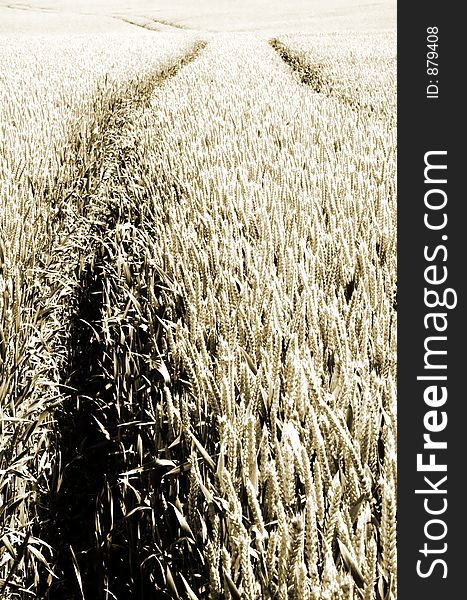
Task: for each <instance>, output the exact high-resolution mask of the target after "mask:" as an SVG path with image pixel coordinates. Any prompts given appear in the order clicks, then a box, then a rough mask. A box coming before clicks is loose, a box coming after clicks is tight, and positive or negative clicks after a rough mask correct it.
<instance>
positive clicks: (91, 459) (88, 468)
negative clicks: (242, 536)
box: [34, 42, 206, 600]
mask: <svg viewBox="0 0 467 600" xmlns="http://www.w3.org/2000/svg"><path fill="white" fill-rule="evenodd" d="M205 46H206V43H205V42H198V43H197V44H195V45H194V47H193V49H192V51H191V52H189V53H188V54H187V55H186V56H185V57H184V58H183V59H182V60H181V61H179V62H178V63H177V64H176V65H173V66H171V67H168V68H166V69H165V70H163V71H162V72H159V73H156V74H154V75H152V76H150V77H148V78H146V79H144V80H142V81H136V82H133V83H131V84H129V85H128V86H127V88H126V89H125V92H124V94H123V96H121V97H119V98H116V99H114V101H112V102H111V103H110V104H109V106H107V107H106V110H105V111H104V112H103V114H100V117H99V122H98V123H97V125H98V126H99V127H98V129H99V131H102V133H101V134H100V135H99V136H98V137H97V138H95V139H94V140H93V141H92V143H91V146H92V147H88V148H87V151H88V154H89V156H90V157H91V158H92V161H93V163H92V164H91V166H89V163H88V164H87V166H86V176H83V174H82V173H81V176H80V177H79V178H78V179H77V180H76V181H68V182H66V185H64V184H63V182H62V184H61V185H60V186H59V189H57V190H55V194H56V195H57V197H61V198H69V197H71V196H72V197H74V198H75V202H76V203H77V204H78V205H79V210H80V211H84V212H86V210H87V208H86V207H87V206H88V205H89V204H90V203H92V202H93V199H94V198H95V197H96V196H98V195H99V186H100V185H101V177H102V175H101V173H102V168H103V165H104V164H106V165H108V162H109V161H111V162H115V163H116V164H115V169H114V173H115V177H118V176H119V174H120V173H121V172H122V170H123V169H124V166H125V163H126V161H127V160H128V159H129V157H128V149H127V148H125V147H124V144H123V145H122V147H119V143H121V140H120V138H119V133H120V130H121V128H123V127H124V125H125V123H126V121H127V120H128V118H129V117H130V115H131V114H132V113H133V111H136V110H137V109H140V108H144V107H145V106H148V105H149V102H150V99H151V96H152V93H153V91H154V89H155V87H156V86H157V85H159V84H161V83H162V82H163V81H164V80H166V79H168V78H169V77H173V76H174V75H176V74H177V73H178V71H179V70H180V69H181V68H182V67H183V66H185V65H187V64H188V63H189V62H191V61H193V60H194V59H196V58H197V57H198V55H199V53H200V52H201V51H202V49H203V48H204V47H205ZM82 145H83V140H79V139H77V140H76V155H77V157H78V154H79V153H80V152H81V153H82ZM77 160H78V158H77ZM80 160H81V159H80ZM84 162H85V163H86V161H84ZM116 183H119V182H116ZM64 188H65V191H64ZM66 189H69V190H71V191H70V193H69V194H66ZM53 195H54V192H52V194H51V196H53ZM143 197H144V195H143ZM108 204H109V205H108V207H107V212H104V214H102V215H101V219H100V223H98V224H96V225H95V226H94V231H93V238H95V239H96V240H98V241H97V242H94V246H93V254H92V255H91V258H90V259H88V260H87V262H86V264H85V266H84V268H82V269H81V270H80V272H81V276H80V286H79V290H80V291H79V294H78V297H77V298H76V299H75V301H76V308H75V310H74V317H73V319H72V322H71V324H70V326H71V332H70V338H69V339H70V348H69V357H70V358H69V364H68V366H67V368H66V370H64V372H63V373H62V374H61V381H62V384H63V389H64V396H65V397H66V400H65V401H64V402H63V405H62V406H61V408H60V410H58V411H57V413H56V423H55V432H54V439H55V440H56V447H57V453H56V456H57V464H56V465H54V469H53V475H52V479H53V480H52V484H51V486H50V489H51V490H52V491H51V492H50V493H48V494H47V495H46V496H43V497H42V498H41V501H40V507H39V512H40V514H41V520H40V523H39V524H38V526H37V530H36V531H35V532H34V535H37V537H39V538H40V539H43V540H44V541H45V542H46V543H48V544H50V546H51V547H52V548H53V549H54V555H55V562H54V565H55V566H54V572H55V573H56V575H57V578H54V579H53V580H52V579H51V578H50V577H48V573H47V572H45V571H44V572H43V573H42V574H41V582H40V590H39V592H40V595H39V597H41V598H47V599H48V600H67V599H70V600H72V599H73V600H74V599H75V598H76V599H82V598H83V597H84V598H86V600H101V599H104V598H105V599H107V598H109V599H111V598H117V599H118V600H123V599H125V598H141V599H143V598H144V599H148V600H152V599H157V598H170V597H171V596H169V595H167V594H164V593H163V592H162V591H161V590H162V589H163V588H162V584H161V585H160V586H158V585H157V578H158V577H159V579H160V581H161V582H162V581H163V579H164V577H165V574H164V573H162V572H161V573H159V572H158V571H157V569H154V568H152V574H153V581H152V582H150V581H149V579H148V577H147V574H146V575H145V574H144V573H143V569H142V567H141V562H142V559H143V556H142V555H141V554H140V553H139V552H138V547H137V545H135V544H133V543H132V539H131V536H132V535H133V534H135V533H137V534H138V536H139V530H138V532H136V528H139V527H140V524H141V522H142V521H141V520H138V514H134V515H132V516H129V515H128V512H129V511H128V510H126V507H125V508H122V507H121V506H120V505H119V502H118V499H117V501H114V500H113V499H112V493H113V491H115V486H116V485H117V480H118V476H119V474H120V473H121V472H122V471H123V470H124V469H125V464H126V463H125V456H124V453H122V448H123V447H124V444H123V443H122V442H124V440H122V436H124V435H125V433H124V431H123V432H122V428H121V427H120V425H121V416H122V415H121V413H120V412H119V410H118V409H117V407H116V406H115V402H114V398H115V390H114V389H112V381H111V378H109V373H108V371H107V372H104V371H105V368H106V367H108V365H109V354H108V352H109V348H107V346H106V342H105V339H104V336H103V335H102V333H103V332H102V327H101V324H102V315H103V311H104V308H105V306H104V304H105V302H106V300H105V298H104V279H103V273H104V271H105V269H106V268H108V266H109V264H108V263H109V260H110V261H111V260H112V256H111V254H109V252H108V250H107V249H106V247H105V244H104V243H103V240H104V239H105V237H106V235H107V234H108V232H109V231H111V230H113V229H114V228H115V227H116V225H117V224H118V223H119V221H121V220H122V219H124V220H127V219H131V216H132V215H127V214H125V215H122V214H121V212H119V207H118V206H116V205H115V203H114V205H112V198H111V197H110V198H109V199H108ZM136 224H137V223H136ZM77 258H78V259H79V256H78V257H77ZM77 268H78V267H77ZM137 344H138V348H140V349H144V347H145V346H146V345H147V344H148V339H147V334H145V332H144V331H140V332H139V333H138V340H137ZM110 358H111V357H110ZM142 368H144V365H143V366H142ZM141 375H144V373H142V374H141ZM135 389H137V386H135ZM70 390H71V391H70ZM112 392H114V395H112ZM134 401H135V402H136V403H137V401H138V398H137V397H136V398H134ZM134 405H135V404H133V406H134ZM138 417H141V415H136V418H138ZM123 429H125V428H123ZM157 483H158V481H157V477H156V478H154V477H152V476H151V479H150V480H149V483H148V485H149V484H151V485H157ZM102 506H111V507H112V508H111V511H110V513H111V514H108V511H107V513H106V512H105V510H102V509H101V507H102ZM124 510H125V513H126V514H124ZM130 512H131V511H130ZM99 531H102V532H104V533H105V532H108V534H107V536H106V537H105V536H99V535H98V533H99ZM143 538H144V533H143ZM138 539H139V537H138ZM149 541H150V540H149ZM143 542H144V540H143ZM145 558H146V559H147V556H146V557H145ZM154 579H155V580H156V581H154Z"/></svg>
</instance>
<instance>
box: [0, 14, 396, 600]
mask: <svg viewBox="0 0 467 600" xmlns="http://www.w3.org/2000/svg"><path fill="white" fill-rule="evenodd" d="M125 21H126V22H124V21H122V20H121V19H120V18H119V19H115V23H116V24H115V27H116V30H115V31H112V27H111V26H110V25H108V26H107V27H108V31H106V32H105V33H99V34H97V33H93V34H92V35H91V34H81V33H75V34H73V35H70V34H67V35H66V36H65V35H64V34H55V35H53V36H48V37H47V36H38V35H30V34H26V33H24V34H22V35H23V37H22V38H21V43H18V41H17V40H18V38H17V36H16V37H14V36H10V37H9V36H8V35H5V34H2V36H0V52H1V55H2V57H6V58H7V60H6V61H5V62H6V64H8V65H9V66H8V69H5V70H3V71H2V74H1V76H0V180H1V184H0V185H1V188H0V194H1V204H0V315H1V321H0V382H1V383H0V386H1V387H0V420H1V442H0V544H1V546H0V597H5V598H29V597H31V598H51V599H60V598H85V599H91V600H93V599H99V600H100V599H101V598H102V599H104V598H105V599H111V598H117V599H119V600H120V599H125V598H173V599H175V598H187V599H195V598H199V599H203V598H206V599H207V598H213V599H222V598H226V599H229V598H231V599H237V598H242V599H245V600H253V599H258V600H259V599H262V598H271V599H272V598H279V599H280V600H286V599H289V600H301V599H310V600H312V599H314V600H321V599H329V600H334V599H342V600H348V599H355V600H357V599H358V600H360V599H364V600H391V599H393V600H395V598H396V597H397V589H396V574H397V573H396V571H397V569H396V534H395V532H396V493H397V489H396V438H397V428H396V310H397V304H396V275H397V271H396V189H395V168H396V167H395V164H396V129H395V127H396V84H395V77H396V66H395V34H394V32H393V31H386V30H384V31H372V32H366V33H357V32H355V31H353V32H350V31H349V32H343V31H341V32H338V33H319V34H297V33H293V34H283V33H281V32H280V31H279V30H278V33H277V35H275V36H273V35H271V36H270V37H267V36H265V35H264V32H263V33H262V34H261V35H259V34H257V33H250V32H249V33H245V32H244V33H240V32H235V33H232V32H224V33H213V32H210V33H208V32H203V31H194V30H188V29H186V30H184V29H182V28H181V27H179V26H178V27H172V25H171V23H170V22H169V21H165V20H164V19H163V18H160V19H159V21H158V23H159V24H157V23H156V24H155V25H154V23H155V21H154V19H150V18H149V17H142V16H141V15H136V14H135V15H134V16H129V15H126V16H125ZM130 21H131V23H133V25H131V24H130ZM148 29H151V31H148Z"/></svg>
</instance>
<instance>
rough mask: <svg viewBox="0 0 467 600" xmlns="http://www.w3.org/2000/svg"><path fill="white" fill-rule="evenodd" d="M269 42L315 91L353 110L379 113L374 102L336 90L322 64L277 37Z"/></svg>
mask: <svg viewBox="0 0 467 600" xmlns="http://www.w3.org/2000/svg"><path fill="white" fill-rule="evenodd" d="M269 44H270V45H271V46H272V48H273V49H274V50H275V51H276V52H277V54H278V55H279V56H280V57H281V59H282V60H283V61H284V62H285V64H286V65H288V66H289V67H290V69H291V70H292V72H293V73H295V74H296V75H297V76H298V78H299V79H300V82H301V83H303V84H304V85H307V86H309V87H310V88H311V89H312V90H313V91H314V92H315V93H317V94H324V95H326V96H329V97H333V98H336V99H337V100H339V101H340V102H342V103H344V104H347V105H348V106H349V107H350V108H352V109H353V110H356V111H363V112H366V113H368V114H369V115H377V114H378V109H377V108H376V107H375V106H373V105H372V104H366V103H364V102H361V101H360V100H359V99H358V98H351V97H349V96H346V95H344V94H341V93H339V92H336V91H335V88H334V87H333V83H332V81H331V80H329V79H327V78H326V77H325V75H324V73H323V66H322V65H320V64H310V63H308V62H307V61H306V60H305V59H304V57H303V56H302V54H301V53H300V52H295V51H294V50H292V49H291V48H289V47H288V46H286V45H285V44H284V43H283V42H281V41H280V40H278V39H277V38H274V39H272V40H270V42H269Z"/></svg>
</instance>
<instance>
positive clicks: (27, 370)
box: [0, 40, 205, 598]
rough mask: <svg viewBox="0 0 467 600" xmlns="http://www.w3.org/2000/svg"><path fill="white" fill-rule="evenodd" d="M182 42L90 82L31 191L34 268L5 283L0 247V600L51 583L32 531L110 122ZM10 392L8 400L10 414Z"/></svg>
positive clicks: (98, 205) (48, 554)
mask: <svg viewBox="0 0 467 600" xmlns="http://www.w3.org/2000/svg"><path fill="white" fill-rule="evenodd" d="M188 42H189V40H188ZM186 46H187V50H185V51H184V52H183V53H180V51H179V52H174V53H173V55H172V56H171V57H170V58H168V59H166V60H165V61H164V62H165V64H162V65H161V66H160V67H159V68H158V67H156V71H155V72H153V73H145V72H144V71H143V74H141V75H138V76H137V77H136V78H134V79H132V80H127V81H111V80H108V79H107V77H106V78H105V81H103V82H100V83H99V84H98V88H97V90H96V91H95V93H94V95H93V97H92V98H91V99H90V104H89V106H88V107H86V109H85V110H84V111H83V114H84V115H85V118H84V119H83V120H80V121H79V122H78V124H77V125H76V126H74V128H73V130H72V131H71V132H70V139H69V140H68V141H67V142H66V144H65V145H66V148H67V153H66V155H63V157H62V158H61V169H60V171H58V173H57V174H56V175H55V177H56V179H55V180H54V179H53V175H52V176H51V175H49V177H48V184H47V185H46V186H45V188H44V189H41V188H38V189H34V188H33V192H34V193H35V201H36V202H42V203H43V209H42V213H43V218H45V219H46V220H47V221H46V226H45V227H46V232H47V234H46V235H45V236H44V237H41V238H39V239H38V240H35V241H34V243H35V244H37V248H35V255H36V258H35V264H34V265H31V266H30V267H29V270H28V271H25V270H24V269H23V275H22V277H20V279H18V277H16V280H15V281H13V283H12V285H11V286H9V280H8V276H9V270H10V267H9V266H8V262H7V261H8V254H6V252H5V251H3V253H0V256H1V258H2V264H0V276H1V279H0V282H1V283H3V284H4V286H3V298H2V302H1V307H2V315H3V316H2V327H0V333H2V330H3V331H5V330H4V329H3V328H4V327H5V326H6V325H8V324H11V323H13V324H14V325H15V335H14V338H12V337H11V336H10V335H9V334H8V331H6V334H5V333H4V334H2V336H0V337H1V348H0V350H1V356H0V371H1V373H2V386H1V387H0V400H1V404H0V406H1V427H2V445H1V448H0V467H1V469H2V470H1V473H2V477H1V480H0V482H1V486H0V492H1V495H2V504H3V506H2V510H1V513H0V514H1V519H2V522H1V535H0V537H1V540H2V548H1V559H2V560H1V569H2V578H1V579H0V595H2V597H3V596H4V595H5V594H10V595H7V596H6V597H12V598H14V597H19V596H21V594H23V593H28V592H27V589H28V588H32V589H34V588H37V586H40V585H42V583H43V581H44V578H45V579H47V580H48V582H49V583H50V582H51V581H52V580H53V579H54V574H53V570H52V568H51V567H52V566H53V563H54V560H55V559H54V558H53V552H54V549H53V548H52V547H51V546H50V545H49V544H47V542H45V541H44V540H42V539H40V537H39V536H38V520H39V519H40V518H41V514H43V507H41V502H42V500H41V496H45V495H46V492H45V490H48V491H49V492H50V491H53V487H54V486H56V485H57V484H58V482H57V469H60V468H61V467H60V464H59V461H60V457H59V456H58V455H56V448H55V447H54V445H53V437H54V418H55V416H54V413H55V410H56V409H57V407H59V406H60V405H61V404H62V403H63V400H64V398H65V397H66V396H67V395H68V394H69V393H70V390H69V389H68V388H67V387H66V386H63V385H62V383H63V381H62V378H63V375H64V373H65V370H66V369H67V361H68V360H69V358H70V353H71V352H72V351H73V348H72V340H70V335H71V331H70V326H71V324H72V322H73V314H74V311H76V310H77V309H78V307H77V302H78V301H79V298H80V295H81V297H82V294H83V289H81V286H82V283H83V281H85V277H84V275H83V272H84V271H85V270H86V269H87V268H88V265H87V262H88V261H91V262H92V255H93V253H94V249H95V245H96V243H98V239H99V235H100V233H99V232H100V231H101V230H102V227H105V225H106V221H107V220H108V219H109V218H111V214H112V210H113V207H112V206H111V205H110V204H109V202H108V201H107V200H108V199H106V198H97V196H96V195H95V193H94V192H95V188H96V186H98V185H99V182H100V180H101V179H102V178H103V177H104V178H105V177H106V172H105V161H106V160H108V157H107V152H108V151H109V149H111V148H112V145H113V144H114V142H115V140H114V138H118V126H117V124H116V119H121V121H120V122H119V126H120V125H122V124H124V121H125V118H124V116H125V115H126V114H127V113H128V112H129V111H130V110H132V109H134V110H136V109H138V108H141V107H142V106H144V105H145V104H147V102H148V101H149V98H150V96H151V93H152V91H153V89H154V86H155V85H158V84H159V83H160V82H161V81H164V80H165V79H167V78H170V77H173V76H174V75H175V74H176V73H177V71H178V70H179V69H180V68H182V67H183V66H184V65H186V64H187V63H188V62H189V61H190V60H194V59H195V58H196V57H197V56H198V54H199V52H200V51H201V50H202V48H203V47H204V46H205V42H195V41H192V42H191V48H189V47H188V44H186ZM181 50H182V48H181ZM62 143H63V142H62ZM31 186H33V183H32V180H31ZM1 233H2V234H5V232H4V231H2V232H1ZM6 235H8V231H6ZM2 237H3V235H2ZM0 241H1V239H0ZM1 247H2V246H1V244H0V250H1ZM23 254H24V255H26V254H27V252H26V251H23ZM22 260H23V261H24V260H25V258H24V256H23V258H22ZM5 286H6V287H5ZM8 290H12V291H11V292H10V293H8ZM29 307H32V308H29ZM26 311H27V312H26ZM31 311H35V314H34V312H32V313H31ZM30 313H31V314H30ZM26 315H27V316H28V322H27V323H26V321H25V316H26ZM13 344H14V346H13ZM13 347H14V348H15V355H16V356H17V357H18V358H16V359H15V358H14V355H13V356H12V354H11V352H12V349H13ZM12 361H13V362H12ZM41 387H44V388H45V389H46V390H50V396H51V397H50V398H48V396H47V395H46V394H44V398H38V399H37V400H36V402H35V403H34V402H31V394H33V393H35V390H36V388H41ZM38 393H39V392H38ZM8 398H10V399H11V402H13V400H14V404H15V409H14V411H13V414H12V415H11V416H9V414H8V411H9V410H10V409H9V407H8V404H5V399H8ZM55 461H58V464H57V462H55ZM63 466H64V465H62V467H63ZM17 595H18V596H17Z"/></svg>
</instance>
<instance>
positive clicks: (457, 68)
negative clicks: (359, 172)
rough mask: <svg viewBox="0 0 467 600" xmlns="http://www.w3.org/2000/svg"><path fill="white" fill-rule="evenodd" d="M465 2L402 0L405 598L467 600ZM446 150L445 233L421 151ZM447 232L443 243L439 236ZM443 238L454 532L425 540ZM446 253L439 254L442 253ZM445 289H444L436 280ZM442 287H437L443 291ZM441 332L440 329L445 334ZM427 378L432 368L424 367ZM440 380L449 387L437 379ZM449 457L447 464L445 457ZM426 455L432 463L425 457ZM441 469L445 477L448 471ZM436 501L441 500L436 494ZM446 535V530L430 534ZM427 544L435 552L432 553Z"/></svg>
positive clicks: (401, 554)
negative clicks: (431, 218)
mask: <svg viewBox="0 0 467 600" xmlns="http://www.w3.org/2000/svg"><path fill="white" fill-rule="evenodd" d="M460 8H461V5H459V4H457V5H456V4H455V3H454V2H446V1H445V2H435V1H433V0H427V1H425V2H420V3H413V2H403V1H402V0H400V1H399V2H398V16H397V29H398V32H397V40H398V82H397V83H398V177H397V186H398V515H397V517H398V598H399V599H400V600H407V599H412V598H416V599H421V600H431V599H433V600H434V599H436V600H439V598H442V599H448V598H449V599H450V598H464V597H467V592H466V591H465V590H466V585H465V575H466V574H467V563H466V561H465V548H466V542H467V535H466V533H467V525H466V524H467V502H466V492H465V487H466V484H467V468H466V464H465V463H466V459H467V452H466V444H467V421H466V405H467V398H466V394H465V391H464V386H463V382H462V381H461V378H462V374H463V373H464V372H466V371H467V352H466V350H465V337H466V333H467V331H466V329H467V328H466V315H465V290H466V285H465V279H466V276H467V251H466V244H465V241H467V232H466V231H465V222H466V216H465V215H466V210H465V207H466V205H467V198H466V194H465V190H464V189H463V187H464V186H463V185H462V180H463V178H464V174H465V173H467V168H466V165H465V158H464V156H465V155H466V149H465V148H464V146H465V134H466V127H465V123H466V117H465V115H466V114H467V113H466V106H465V105H466V104H467V102H466V100H465V92H464V91H463V90H464V88H465V86H464V84H463V81H464V79H466V73H467V68H466V67H465V66H464V65H463V62H464V61H463V60H462V59H463V56H465V51H464V52H463V51H462V50H463V46H464V40H465V39H467V30H466V25H465V22H464V19H463V18H462V16H461V10H460ZM428 27H437V28H438V31H439V34H438V35H439V45H438V54H439V59H438V61H437V62H439V73H438V75H437V76H436V77H432V78H431V79H434V80H438V85H439V98H438V99H427V97H426V87H427V85H428V83H429V79H430V77H429V76H428V74H427V72H426V68H427V65H426V59H427V56H426V53H427V51H428V48H427V40H426V36H427V28H428ZM436 150H447V166H448V168H447V180H448V182H447V186H445V187H444V189H445V190H446V191H447V194H448V204H447V207H446V212H447V216H448V224H447V227H446V230H444V231H443V232H442V233H441V232H435V231H429V230H428V229H427V228H426V227H425V226H424V222H423V220H424V213H425V212H426V209H425V206H424V194H425V192H426V190H427V185H426V184H425V183H424V167H425V163H424V155H425V153H426V152H428V151H436ZM442 234H446V235H447V236H448V239H447V240H441V239H440V238H441V235H442ZM438 243H439V244H445V245H446V248H447V250H448V257H447V260H446V262H444V263H443V262H442V261H441V258H440V260H439V261H438V264H439V265H440V267H442V265H443V264H444V265H445V266H447V268H448V279H447V282H446V284H445V286H444V287H452V288H454V289H455V290H456V292H457V298H458V303H457V307H456V308H454V309H452V310H447V309H441V308H439V309H437V310H445V312H446V313H447V319H448V328H447V331H446V332H445V333H444V335H447V337H448V340H447V350H448V353H447V357H444V358H445V362H447V370H446V371H445V374H446V375H447V382H446V387H447V389H448V400H447V402H446V404H445V406H444V407H443V408H440V409H439V410H440V411H441V410H445V411H446V412H447V416H448V425H447V428H446V429H445V430H444V431H443V432H440V433H439V434H436V435H435V434H433V439H439V440H442V439H445V440H446V441H447V444H448V447H447V450H446V451H443V452H438V453H437V462H446V461H447V467H448V469H447V473H445V474H446V475H447V482H446V484H445V485H440V486H439V487H440V488H446V487H447V495H446V496H444V495H442V494H440V495H436V494H432V495H430V496H429V497H430V498H432V499H433V500H432V504H431V505H429V506H431V507H432V508H436V502H438V503H439V504H438V505H437V506H438V507H441V506H442V500H441V498H443V497H446V498H447V501H448V508H447V511H446V513H444V514H443V515H440V516H439V518H440V519H443V520H444V521H445V522H446V525H447V528H448V531H447V535H446V537H445V538H444V539H443V540H440V541H430V540H428V539H426V537H425V533H424V527H425V524H426V523H427V521H429V520H430V518H438V517H436V516H434V515H433V516H430V515H428V514H427V513H426V511H425V509H424V496H423V495H417V494H415V490H416V489H420V488H422V489H423V488H427V487H429V486H427V485H426V483H425V482H424V475H426V476H428V477H430V475H431V479H432V481H433V482H436V481H438V480H439V479H440V476H441V474H440V473H431V474H430V473H419V472H417V463H416V461H417V454H418V453H420V452H422V451H423V434H424V433H426V430H425V427H424V423H423V418H424V415H425V413H426V411H427V410H430V408H429V407H427V405H426V404H425V403H424V398H423V392H424V389H425V386H426V385H428V384H427V382H421V381H417V376H418V375H422V374H424V373H423V371H424V369H423V367H424V353H425V350H424V340H425V337H426V336H427V335H429V334H428V333H427V331H426V329H425V327H424V316H425V314H426V313H427V312H430V310H429V309H427V308H426V307H425V305H424V287H425V285H426V283H425V281H424V270H425V268H426V267H427V266H428V264H431V263H427V262H426V261H425V259H424V256H423V253H424V247H425V246H426V245H429V246H430V247H431V248H434V247H435V246H436V245H437V244H438ZM442 254H443V253H442V252H440V254H439V256H440V257H441V256H442ZM440 287H442V286H440ZM440 292H441V290H440ZM440 335H442V334H440ZM425 374H426V372H425ZM441 385H444V384H441ZM442 459H445V460H442ZM425 461H426V459H425ZM443 475H444V474H443ZM435 498H436V499H437V500H435ZM430 531H431V532H432V533H434V534H436V532H437V531H438V532H441V531H442V526H439V529H438V530H436V526H433V528H432V529H431V530H430ZM425 542H426V543H427V544H428V546H429V547H431V548H432V549H437V550H441V549H442V548H443V544H444V543H446V544H447V550H446V552H441V553H439V554H428V556H427V557H424V555H423V554H421V553H420V550H421V549H423V548H424V544H425ZM431 548H430V549H431ZM438 558H439V559H441V560H444V561H445V562H446V565H447V577H446V578H443V575H444V567H443V566H442V565H441V564H439V563H438V564H437V565H436V566H433V571H432V574H431V575H430V576H429V577H426V578H421V577H420V576H419V575H418V574H417V570H416V568H417V561H418V560H419V559H422V560H423V561H424V562H423V567H422V569H424V570H425V572H426V571H428V570H429V568H430V564H431V563H432V562H433V561H434V560H436V559H438Z"/></svg>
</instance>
